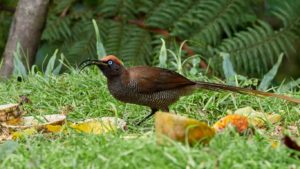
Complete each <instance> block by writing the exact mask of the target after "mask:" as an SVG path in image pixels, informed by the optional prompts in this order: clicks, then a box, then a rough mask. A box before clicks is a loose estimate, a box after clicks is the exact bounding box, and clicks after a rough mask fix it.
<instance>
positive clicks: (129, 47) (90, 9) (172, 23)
mask: <svg viewBox="0 0 300 169" xmlns="http://www.w3.org/2000/svg"><path fill="white" fill-rule="evenodd" d="M264 5H265V6H264ZM299 8H300V2H299V1H291V0H287V1H279V0H268V1H265V2H264V3H262V1H254V0H214V1H212V0H182V1H171V0H153V1H147V0H114V1H112V0H97V1H92V0H83V1H79V0H65V1H59V0H53V2H52V4H51V6H50V10H49V15H48V18H47V24H46V27H45V31H44V33H43V35H42V44H41V47H40V49H39V52H38V55H37V59H36V60H37V64H38V65H41V62H42V61H43V60H44V57H45V56H46V55H47V54H50V53H53V51H54V49H57V48H58V49H59V51H61V52H62V53H64V54H65V56H66V59H67V60H68V61H69V62H70V63H71V65H74V64H78V63H80V62H81V61H82V60H84V59H87V58H97V55H99V48H98V49H97V46H98V47H99V45H100V44H98V45H95V44H96V43H98V42H99V39H100V38H98V36H99V37H101V42H102V44H103V46H104V48H103V49H105V51H106V53H107V54H114V55H117V56H118V57H120V58H121V59H122V60H123V61H124V63H125V64H126V65H137V64H151V63H152V64H157V63H158V62H159V61H158V58H159V57H158V56H159V55H160V54H159V52H160V47H161V41H160V39H161V38H164V39H165V41H166V44H168V46H167V47H168V48H170V49H176V48H178V47H177V46H179V44H180V43H181V42H183V41H184V40H187V45H188V46H189V47H190V48H191V49H192V50H193V51H194V53H195V54H199V55H201V56H203V59H204V60H205V61H206V62H207V63H210V64H209V65H210V66H211V68H212V70H214V72H215V73H216V74H220V75H223V71H222V58H221V57H220V55H219V53H220V52H225V53H228V54H229V55H230V56H231V57H230V60H231V62H232V64H233V67H234V69H235V70H236V71H237V73H238V74H244V75H245V74H247V75H249V76H262V75H264V74H265V73H266V72H267V71H268V70H269V69H270V68H271V67H272V65H273V64H275V62H276V60H277V58H278V56H279V55H280V53H284V54H285V55H286V56H288V57H291V56H294V55H295V52H297V47H295V44H297V43H298V42H300V39H299V37H300V31H299V30H300V29H299V28H300V11H299V10H298V9H299ZM259 9H260V10H261V11H258V10H259ZM265 11H268V12H265ZM256 13H257V14H256ZM0 17H1V16H0ZM268 17H270V18H272V19H271V20H272V21H278V23H279V24H274V23H272V22H270V20H268V19H265V18H268ZM92 19H95V21H96V22H97V25H98V28H99V33H97V35H96V36H95V32H94V25H93V23H92ZM161 34H163V35H161ZM0 36H1V35H0ZM0 39H1V37H0ZM97 39H98V40H97ZM100 46H101V45H100ZM0 49H1V41H0ZM97 52H98V54H97ZM101 55H102V54H101ZM182 55H183V57H186V56H187V53H186V52H185V51H183V53H182Z"/></svg>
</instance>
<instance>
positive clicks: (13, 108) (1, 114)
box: [0, 104, 23, 122]
mask: <svg viewBox="0 0 300 169" xmlns="http://www.w3.org/2000/svg"><path fill="white" fill-rule="evenodd" d="M22 114H23V112H22V111H21V109H20V107H19V104H5V105H0V122H5V121H8V120H11V119H15V118H18V117H20V116H21V115H22Z"/></svg>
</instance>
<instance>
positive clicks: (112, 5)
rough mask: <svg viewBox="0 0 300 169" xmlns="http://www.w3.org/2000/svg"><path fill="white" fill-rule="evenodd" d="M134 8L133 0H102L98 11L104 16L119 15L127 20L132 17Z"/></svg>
mask: <svg viewBox="0 0 300 169" xmlns="http://www.w3.org/2000/svg"><path fill="white" fill-rule="evenodd" d="M134 10H135V9H134V3H133V0H104V1H103V2H102V3H101V5H100V6H99V10H98V12H100V13H101V14H102V15H103V17H104V18H110V17H120V18H122V19H125V20H127V19H132V18H134Z"/></svg>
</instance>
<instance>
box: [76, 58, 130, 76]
mask: <svg viewBox="0 0 300 169" xmlns="http://www.w3.org/2000/svg"><path fill="white" fill-rule="evenodd" d="M91 65H97V66H98V68H99V69H100V70H101V71H102V73H103V74H104V75H105V76H106V77H107V78H111V77H114V76H119V75H121V74H122V72H123V71H124V70H125V68H124V66H123V64H122V62H121V61H120V60H119V59H118V58H117V57H116V56H114V55H108V56H105V57H104V58H102V59H100V60H85V61H83V62H81V64H80V66H79V67H81V66H82V68H81V70H82V69H84V68H85V67H87V66H91Z"/></svg>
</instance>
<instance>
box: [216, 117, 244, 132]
mask: <svg viewBox="0 0 300 169" xmlns="http://www.w3.org/2000/svg"><path fill="white" fill-rule="evenodd" d="M228 125H231V126H233V127H235V128H236V130H237V131H238V132H239V133H242V132H244V131H246V129H247V128H248V118H247V117H246V116H243V115H239V114H230V115H227V116H225V117H223V118H221V119H220V120H218V121H217V122H216V123H215V124H214V125H213V128H214V129H215V130H216V131H218V132H220V131H223V130H224V129H225V128H226V127H227V126H228Z"/></svg>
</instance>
